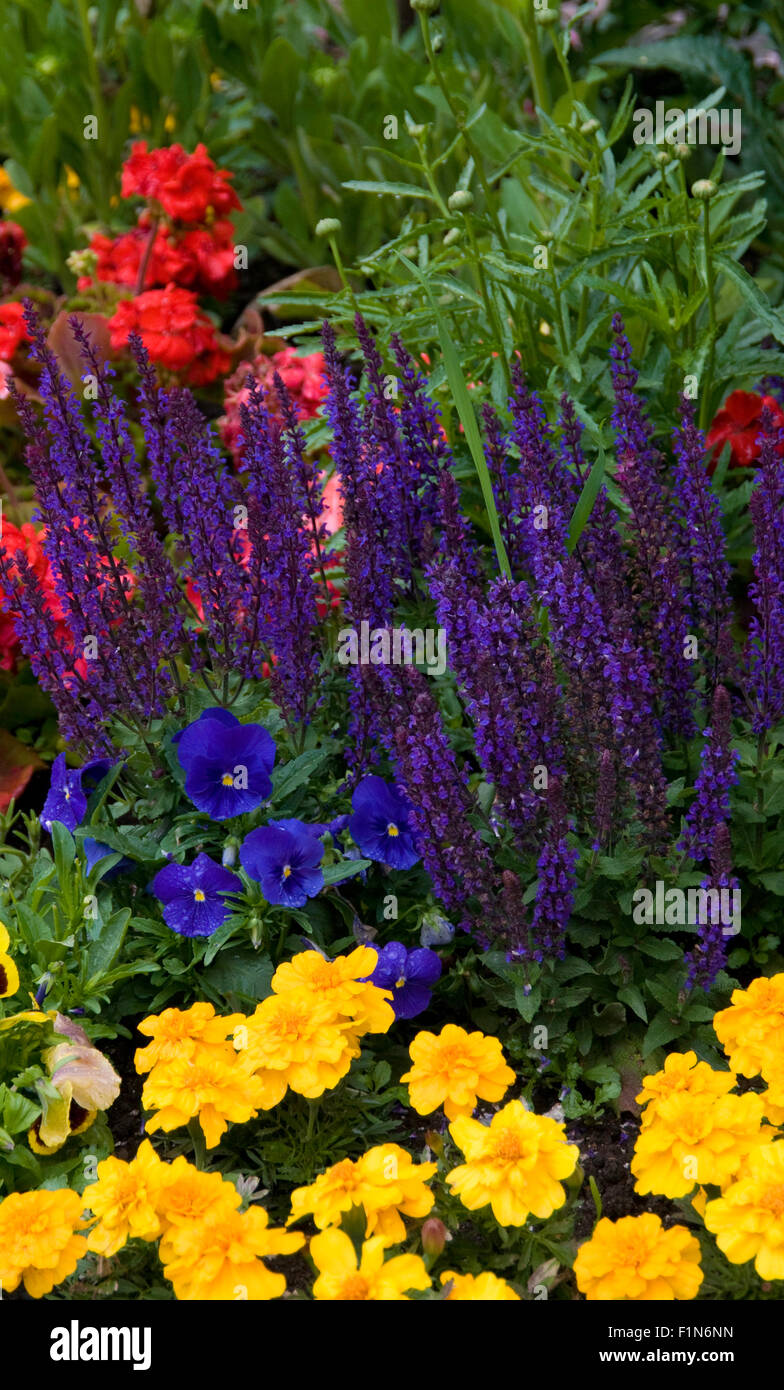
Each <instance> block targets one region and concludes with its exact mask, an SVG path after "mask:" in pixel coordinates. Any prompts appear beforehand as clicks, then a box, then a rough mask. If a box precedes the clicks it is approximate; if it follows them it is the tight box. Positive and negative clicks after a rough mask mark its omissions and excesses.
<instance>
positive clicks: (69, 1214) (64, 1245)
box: [0, 1187, 87, 1298]
mask: <svg viewBox="0 0 784 1390" xmlns="http://www.w3.org/2000/svg"><path fill="white" fill-rule="evenodd" d="M84 1225H85V1223H84V1221H83V1220H82V1199H81V1197H80V1196H79V1194H78V1193H77V1192H72V1191H71V1189H70V1188H69V1187H61V1188H58V1189H57V1191H55V1192H48V1191H46V1190H45V1189H43V1188H42V1189H39V1191H37V1192H12V1193H11V1196H10V1197H6V1198H5V1199H4V1200H3V1201H1V1202H0V1288H1V1289H2V1291H3V1293H13V1291H14V1289H16V1288H18V1286H19V1284H20V1282H22V1281H24V1286H25V1288H26V1289H27V1292H28V1293H29V1294H30V1296H31V1298H42V1297H43V1295H44V1294H47V1293H51V1291H52V1289H53V1288H54V1286H55V1284H60V1283H62V1281H63V1279H67V1278H68V1275H69V1274H73V1272H74V1270H75V1269H76V1266H77V1264H78V1262H79V1260H80V1259H81V1258H82V1256H83V1255H84V1254H85V1253H86V1250H87V1241H86V1240H85V1238H84V1236H82V1235H76V1234H75V1231H77V1230H80V1229H81V1228H82V1227H83V1226H84Z"/></svg>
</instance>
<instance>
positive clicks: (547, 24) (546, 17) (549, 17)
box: [534, 10, 560, 29]
mask: <svg viewBox="0 0 784 1390" xmlns="http://www.w3.org/2000/svg"><path fill="white" fill-rule="evenodd" d="M559 18H560V16H559V14H558V11H557V10H534V23H535V24H541V26H542V28H543V29H549V28H551V27H552V25H553V24H557V23H558V20H559Z"/></svg>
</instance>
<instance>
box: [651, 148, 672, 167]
mask: <svg viewBox="0 0 784 1390" xmlns="http://www.w3.org/2000/svg"><path fill="white" fill-rule="evenodd" d="M671 159H672V155H671V154H670V152H669V150H657V151H656V153H655V155H654V156H653V162H654V164H658V165H659V167H660V168H663V167H664V165H665V164H669V162H670V160H671Z"/></svg>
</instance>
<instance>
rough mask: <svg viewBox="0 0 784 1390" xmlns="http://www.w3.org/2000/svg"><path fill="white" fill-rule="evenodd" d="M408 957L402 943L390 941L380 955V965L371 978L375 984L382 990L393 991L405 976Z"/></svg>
mask: <svg viewBox="0 0 784 1390" xmlns="http://www.w3.org/2000/svg"><path fill="white" fill-rule="evenodd" d="M407 955H408V952H407V950H406V948H405V946H404V945H403V944H402V942H400V941H390V942H389V943H388V945H386V946H384V948H383V950H381V951H379V953H378V965H377V966H376V968H375V970H374V971H373V974H372V975H371V977H370V978H371V980H372V982H373V984H374V985H378V986H379V987H380V988H381V989H391V988H392V986H393V985H394V984H395V983H396V982H397V981H398V980H399V979H400V977H401V976H402V975H405V969H406V957H407Z"/></svg>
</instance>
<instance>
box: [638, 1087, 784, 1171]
mask: <svg viewBox="0 0 784 1390" xmlns="http://www.w3.org/2000/svg"><path fill="white" fill-rule="evenodd" d="M763 1112H764V1105H763V1102H762V1099H761V1097H760V1096H757V1095H753V1094H751V1093H749V1094H747V1095H745V1096H720V1097H719V1098H718V1099H716V1098H715V1097H714V1096H711V1095H694V1094H691V1093H690V1092H688V1091H676V1092H675V1094H674V1095H671V1096H670V1097H669V1099H667V1100H662V1101H658V1102H657V1103H656V1112H655V1114H654V1116H653V1118H652V1119H651V1121H650V1123H648V1124H645V1125H643V1127H642V1129H641V1131H640V1133H639V1135H638V1137H637V1143H636V1144H635V1148H634V1158H633V1159H632V1163H631V1170H632V1173H633V1174H634V1176H635V1178H636V1182H635V1190H636V1191H637V1192H641V1193H647V1192H656V1193H659V1194H661V1195H662V1196H664V1197H686V1196H687V1195H688V1193H689V1192H692V1191H693V1189H694V1188H695V1187H696V1186H697V1184H698V1183H699V1184H700V1185H701V1186H703V1187H704V1186H706V1185H707V1184H710V1183H715V1184H716V1185H717V1186H719V1187H723V1186H724V1184H725V1183H726V1182H728V1181H729V1180H730V1178H732V1177H733V1175H734V1174H735V1173H737V1171H738V1169H739V1168H740V1166H741V1164H742V1162H743V1159H744V1158H745V1157H746V1155H747V1154H748V1153H749V1152H750V1150H751V1149H754V1148H756V1147H757V1145H759V1144H764V1143H768V1142H769V1141H770V1140H771V1139H772V1137H773V1131H772V1130H770V1129H764V1128H763V1127H762V1116H763Z"/></svg>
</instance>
